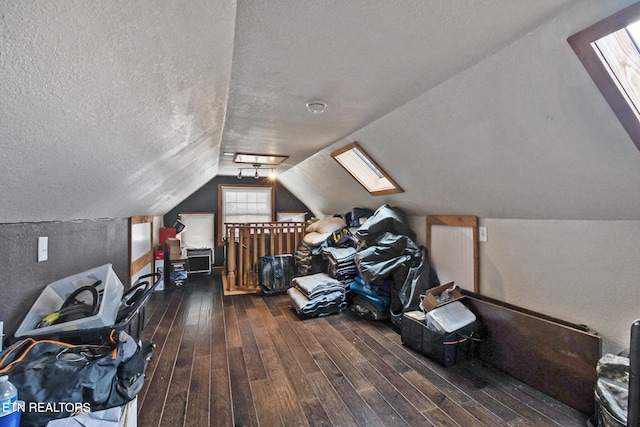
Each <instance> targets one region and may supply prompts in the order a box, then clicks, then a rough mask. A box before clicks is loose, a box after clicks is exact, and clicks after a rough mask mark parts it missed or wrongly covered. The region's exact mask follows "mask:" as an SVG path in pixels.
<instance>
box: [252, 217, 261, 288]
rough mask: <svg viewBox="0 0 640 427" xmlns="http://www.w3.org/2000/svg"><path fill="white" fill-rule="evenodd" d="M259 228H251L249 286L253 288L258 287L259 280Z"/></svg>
mask: <svg viewBox="0 0 640 427" xmlns="http://www.w3.org/2000/svg"><path fill="white" fill-rule="evenodd" d="M259 230H260V227H259V226H255V227H252V229H251V232H252V239H251V253H252V260H253V262H252V265H251V284H252V285H253V287H258V285H259V284H260V283H259V279H258V252H259V250H258V233H259Z"/></svg>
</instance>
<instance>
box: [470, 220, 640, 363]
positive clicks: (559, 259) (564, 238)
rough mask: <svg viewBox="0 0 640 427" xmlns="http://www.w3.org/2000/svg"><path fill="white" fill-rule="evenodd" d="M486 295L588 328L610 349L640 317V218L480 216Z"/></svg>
mask: <svg viewBox="0 0 640 427" xmlns="http://www.w3.org/2000/svg"><path fill="white" fill-rule="evenodd" d="M480 226H483V227H487V229H488V241H487V242H483V243H480V289H481V293H483V294H484V295H487V296H489V297H493V298H497V299H500V300H503V301H506V302H509V303H512V304H515V305H518V306H521V307H525V308H528V309H531V310H535V311H538V312H541V313H544V314H547V315H550V316H554V317H558V318H561V319H563V320H567V321H570V322H573V323H578V324H586V325H588V326H589V327H590V328H591V329H592V330H594V331H595V332H597V333H598V334H600V335H601V336H602V338H603V351H604V352H612V353H618V352H619V351H621V350H622V349H624V348H626V347H628V346H629V334H630V327H631V323H633V321H634V320H636V319H639V318H640V262H638V261H639V254H640V221H564V220H519V219H489V218H485V219H480Z"/></svg>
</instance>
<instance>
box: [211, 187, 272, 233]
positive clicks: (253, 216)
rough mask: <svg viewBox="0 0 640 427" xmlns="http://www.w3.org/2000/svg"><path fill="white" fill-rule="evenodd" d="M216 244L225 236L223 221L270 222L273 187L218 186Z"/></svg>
mask: <svg viewBox="0 0 640 427" xmlns="http://www.w3.org/2000/svg"><path fill="white" fill-rule="evenodd" d="M218 212H219V214H218V217H219V220H218V221H219V222H218V230H220V233H218V236H219V238H218V244H219V245H222V244H223V242H222V239H223V238H224V237H225V236H226V229H225V227H224V224H225V223H228V222H233V223H254V222H272V221H273V214H274V194H273V187H270V186H258V185H233V186H232V185H219V186H218Z"/></svg>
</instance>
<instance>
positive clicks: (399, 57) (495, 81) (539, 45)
mask: <svg viewBox="0 0 640 427" xmlns="http://www.w3.org/2000/svg"><path fill="white" fill-rule="evenodd" d="M8 3H9V4H8ZM630 3H632V2H631V1H630V0H626V1H620V0H616V1H610V2H601V1H599V0H539V1H535V2H533V1H530V0H487V1H483V2H478V1H474V0H460V1H455V2H452V1H445V0H438V1H428V2H427V1H423V0H405V1H383V0H380V1H377V0H376V1H371V0H350V1H321V2H319V1H317V0H316V1H312V0H300V1H295V2H292V1H273V0H271V1H268V0H251V1H249V0H246V1H237V2H236V1H231V0H228V1H225V0H215V1H211V0H191V1H177V0H176V1H167V2H162V3H157V2H154V1H151V0H145V1H136V2H125V1H112V2H103V1H98V0H95V1H77V2H75V1H74V2H71V1H69V2H42V3H38V4H33V3H31V2H4V3H3V5H2V6H0V8H1V9H0V11H1V13H0V20H1V21H0V23H1V24H2V29H1V31H2V45H1V46H0V114H1V115H2V122H1V123H0V144H1V145H2V150H1V151H0V167H1V168H2V176H3V183H2V186H0V204H1V206H2V208H0V222H22V221H46V220H69V219H81V218H100V217H126V216H131V215H140V214H147V215H162V214H164V213H165V212H167V211H169V210H170V209H171V208H173V207H174V206H175V205H176V204H177V203H178V202H180V201H181V200H183V199H185V198H186V197H188V196H189V195H190V194H191V193H192V192H193V191H195V190H196V189H197V188H199V187H200V186H202V185H203V184H204V183H206V182H207V181H209V180H210V179H211V178H213V177H214V176H216V175H235V174H236V173H237V168H236V167H235V165H233V164H232V163H231V161H230V159H229V157H227V156H224V155H223V153H224V152H256V153H274V154H284V155H289V156H290V157H289V159H288V161H287V163H286V164H285V165H283V166H282V167H279V172H280V179H281V181H282V183H283V184H284V185H285V186H286V187H287V188H288V189H289V190H290V191H292V192H293V193H294V194H295V195H297V196H298V197H299V198H300V199H301V200H302V201H303V202H304V203H305V204H307V206H309V207H310V208H311V209H312V210H313V213H314V214H316V215H325V214H331V213H335V212H345V211H346V210H348V209H350V208H351V207H354V206H367V207H371V208H375V207H377V206H379V205H380V204H382V203H390V204H393V205H397V206H401V207H403V208H405V209H406V210H407V211H408V213H410V214H415V215H424V214H427V213H472V214H476V215H479V216H481V217H493V218H538V219H545V218H553V219H563V218H570V219H639V217H640V196H638V195H639V194H640V152H638V150H637V149H636V148H635V146H634V145H633V143H632V142H631V141H630V140H629V138H628V137H627V136H626V134H625V133H624V130H623V129H622V127H621V126H620V125H619V123H618V122H617V121H616V119H615V117H614V116H613V114H612V113H611V112H610V110H609V107H608V106H607V105H606V103H605V102H604V100H603V99H602V97H601V96H600V95H599V93H598V92H597V90H596V88H595V86H594V85H593V83H592V82H591V81H590V80H589V77H588V76H587V74H586V72H585V71H584V70H583V69H582V68H581V65H580V63H579V61H578V60H577V58H576V57H575V55H574V54H573V52H572V51H571V49H570V48H569V46H568V44H567V42H566V38H567V37H568V36H569V35H571V34H573V33H575V32H577V31H578V30H580V29H582V28H584V27H586V26H588V25H590V24H592V23H593V22H595V21H598V20H600V19H602V18H604V17H606V16H608V15H609V14H611V13H613V12H615V11H617V10H619V9H622V8H623V7H625V6H626V5H628V4H630ZM315 99H318V100H322V101H324V102H326V103H327V104H328V105H327V109H326V111H325V112H324V113H323V114H319V115H318V114H316V115H313V114H310V113H308V112H307V111H306V110H305V103H306V102H308V101H310V100H315ZM354 140H356V141H358V142H359V144H360V145H361V146H363V147H364V148H365V149H366V150H367V151H368V152H369V153H370V154H371V155H372V156H373V157H374V158H375V159H376V161H377V162H378V163H379V164H380V165H381V166H382V167H383V168H384V169H385V170H387V171H388V172H389V173H390V174H391V175H392V176H393V178H394V179H395V180H396V181H397V182H398V183H399V184H400V185H401V186H402V187H403V188H404V189H405V193H403V194H399V195H393V196H385V197H371V196H369V195H368V194H367V193H366V192H365V191H364V190H363V189H362V188H361V187H360V186H359V185H358V184H357V183H355V181H353V180H352V179H351V178H350V177H349V176H348V175H347V174H346V173H345V172H344V171H342V170H341V169H340V168H339V166H338V165H337V164H336V163H335V162H334V161H333V159H331V157H330V156H329V153H330V152H331V151H333V150H334V149H336V148H339V147H341V146H343V145H345V144H347V143H349V142H351V141H354Z"/></svg>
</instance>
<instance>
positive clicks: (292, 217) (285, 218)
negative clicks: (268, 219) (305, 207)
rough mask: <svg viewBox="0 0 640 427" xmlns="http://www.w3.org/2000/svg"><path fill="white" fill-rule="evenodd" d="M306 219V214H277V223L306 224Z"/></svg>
mask: <svg viewBox="0 0 640 427" xmlns="http://www.w3.org/2000/svg"><path fill="white" fill-rule="evenodd" d="M306 218H307V213H306V212H278V213H277V214H276V221H277V222H305V221H306Z"/></svg>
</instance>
